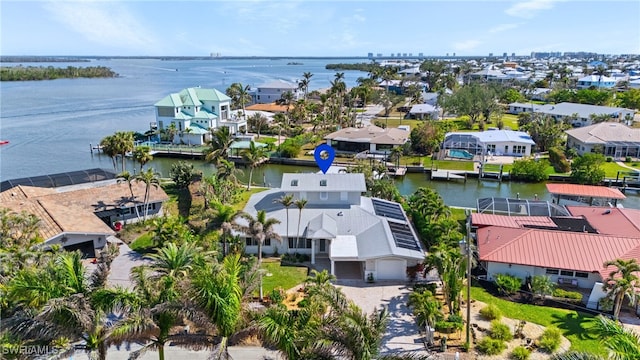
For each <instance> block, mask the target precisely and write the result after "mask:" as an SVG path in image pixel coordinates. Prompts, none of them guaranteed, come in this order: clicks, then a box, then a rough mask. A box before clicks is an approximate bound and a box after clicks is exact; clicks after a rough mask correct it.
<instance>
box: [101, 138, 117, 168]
mask: <svg viewBox="0 0 640 360" xmlns="http://www.w3.org/2000/svg"><path fill="white" fill-rule="evenodd" d="M100 146H101V147H102V152H103V153H104V154H105V155H107V156H109V157H110V158H111V162H112V163H113V168H114V169H116V156H117V155H118V148H117V144H116V139H115V137H114V136H113V135H109V136H105V137H104V138H102V140H100Z"/></svg>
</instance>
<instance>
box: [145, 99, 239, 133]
mask: <svg viewBox="0 0 640 360" xmlns="http://www.w3.org/2000/svg"><path fill="white" fill-rule="evenodd" d="M154 106H155V108H156V122H157V124H158V128H159V129H160V130H162V129H167V128H168V127H169V126H171V124H173V125H174V126H175V129H176V134H175V135H174V137H173V143H175V144H189V145H203V144H205V143H206V142H207V140H209V137H210V131H209V130H210V129H217V128H219V127H221V126H226V127H228V128H229V132H230V133H231V134H238V133H244V132H245V131H246V128H247V121H246V119H244V117H242V116H237V115H235V116H234V114H232V113H231V111H230V109H231V98H230V97H228V96H227V95H225V94H224V93H222V92H220V91H218V90H216V89H203V88H200V87H192V88H187V89H184V90H182V91H180V92H179V93H174V94H170V95H168V96H166V97H164V98H163V99H162V100H160V101H158V102H157V103H155V105H154Z"/></svg>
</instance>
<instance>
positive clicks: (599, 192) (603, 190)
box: [547, 184, 627, 199]
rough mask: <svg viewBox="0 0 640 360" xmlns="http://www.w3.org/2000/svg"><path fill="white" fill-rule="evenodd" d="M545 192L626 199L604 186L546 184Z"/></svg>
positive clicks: (617, 191) (615, 190)
mask: <svg viewBox="0 0 640 360" xmlns="http://www.w3.org/2000/svg"><path fill="white" fill-rule="evenodd" d="M547 190H548V191H549V192H550V193H552V194H554V195H569V196H583V197H596V198H606V199H626V198H627V197H626V196H624V194H623V193H621V192H620V190H618V189H614V188H610V187H606V186H594V185H577V184H547Z"/></svg>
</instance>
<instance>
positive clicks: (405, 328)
mask: <svg viewBox="0 0 640 360" xmlns="http://www.w3.org/2000/svg"><path fill="white" fill-rule="evenodd" d="M337 286H338V287H339V288H341V289H342V291H343V292H344V294H345V295H346V296H347V297H348V298H349V299H351V300H353V302H355V303H356V305H358V306H359V307H360V308H361V309H362V310H363V311H365V312H367V313H371V312H372V311H373V310H374V309H379V308H380V307H381V306H387V308H388V309H389V323H388V324H387V332H386V334H385V335H384V337H383V338H382V353H383V354H402V353H412V352H417V353H419V354H420V355H427V354H429V352H427V351H426V350H425V347H424V342H423V338H422V335H421V334H420V331H419V329H418V326H417V324H416V322H415V319H414V317H413V313H412V312H411V309H409V308H408V307H407V301H408V300H409V293H410V292H411V289H410V288H409V287H408V286H407V285H406V284H404V283H403V284H398V283H394V282H384V281H379V282H376V283H373V284H369V283H366V282H364V281H360V280H357V281H356V280H354V281H343V282H339V284H338V285H337Z"/></svg>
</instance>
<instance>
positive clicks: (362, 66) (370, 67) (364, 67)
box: [324, 63, 380, 72]
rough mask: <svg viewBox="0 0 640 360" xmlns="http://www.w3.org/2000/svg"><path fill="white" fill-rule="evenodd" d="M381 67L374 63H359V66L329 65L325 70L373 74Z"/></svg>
mask: <svg viewBox="0 0 640 360" xmlns="http://www.w3.org/2000/svg"><path fill="white" fill-rule="evenodd" d="M379 67H380V65H378V64H374V63H357V64H327V65H326V66H325V67H324V68H325V69H327V70H360V71H366V72H373V71H375V70H374V69H376V68H379Z"/></svg>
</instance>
